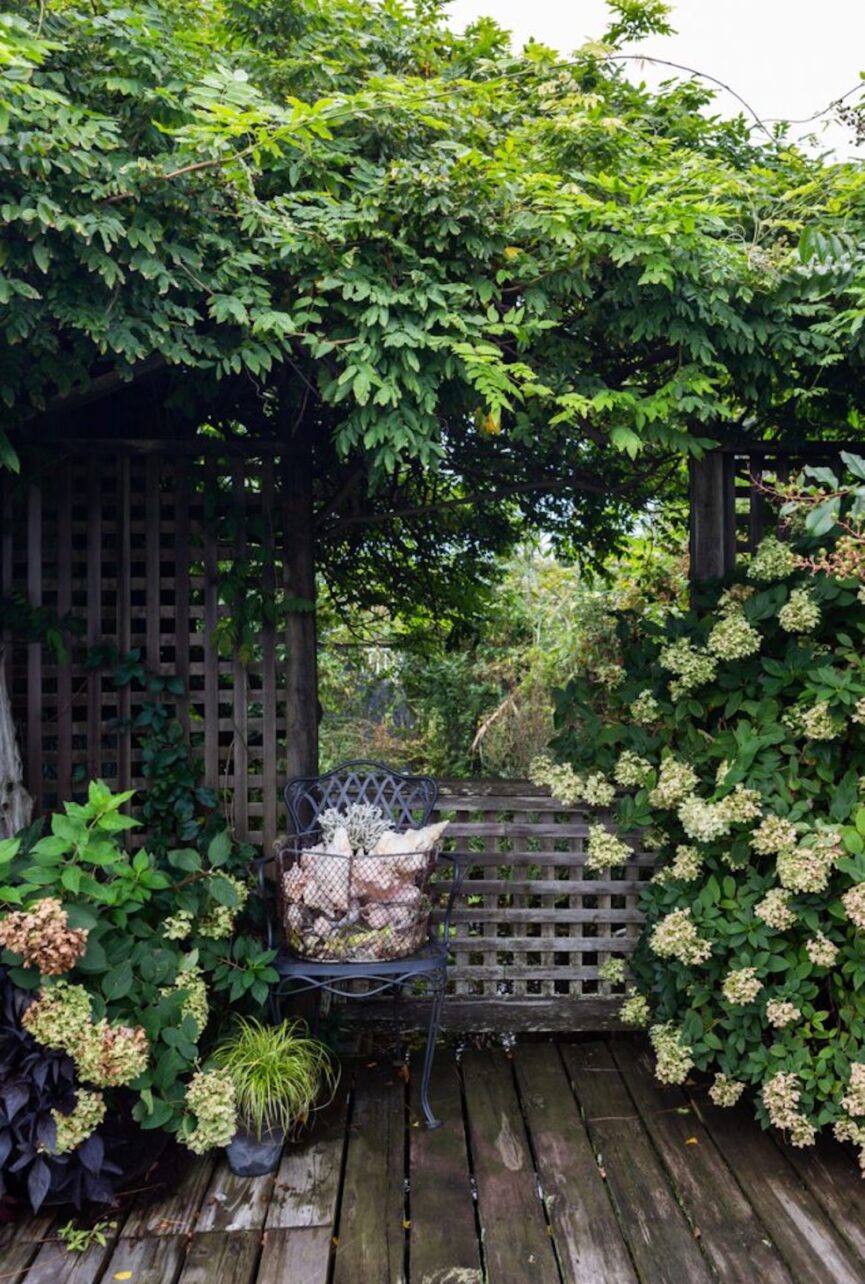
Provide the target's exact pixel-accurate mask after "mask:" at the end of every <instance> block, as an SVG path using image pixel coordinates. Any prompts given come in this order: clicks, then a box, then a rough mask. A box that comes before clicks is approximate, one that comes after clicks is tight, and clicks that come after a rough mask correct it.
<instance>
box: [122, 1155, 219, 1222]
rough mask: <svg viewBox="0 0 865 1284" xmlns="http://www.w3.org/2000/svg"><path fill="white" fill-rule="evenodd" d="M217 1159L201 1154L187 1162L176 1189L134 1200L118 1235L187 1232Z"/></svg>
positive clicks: (212, 1173)
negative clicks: (166, 1193)
mask: <svg viewBox="0 0 865 1284" xmlns="http://www.w3.org/2000/svg"><path fill="white" fill-rule="evenodd" d="M216 1163H217V1160H216V1156H215V1155H202V1156H201V1158H200V1159H196V1160H195V1162H194V1163H192V1164H190V1166H189V1168H188V1169H187V1170H186V1172H185V1173H184V1175H183V1177H182V1179H181V1181H180V1184H179V1185H178V1187H177V1189H176V1190H174V1191H172V1192H171V1193H170V1194H168V1195H165V1196H163V1197H162V1198H160V1199H156V1200H153V1199H151V1200H147V1199H142V1200H141V1201H140V1202H137V1203H136V1204H134V1205H133V1207H132V1209H131V1210H130V1212H129V1215H128V1216H127V1218H126V1221H125V1222H124V1223H123V1227H122V1229H121V1231H120V1234H121V1237H123V1238H129V1239H136V1238H141V1237H143V1236H150V1235H157V1236H158V1235H188V1234H189V1233H190V1232H191V1231H192V1230H193V1229H194V1227H195V1223H196V1221H197V1220H198V1214H199V1211H200V1209H201V1205H202V1203H203V1201H204V1197H205V1195H206V1193H207V1191H208V1189H209V1187H210V1185H211V1182H212V1180H213V1175H214V1172H215V1170H216Z"/></svg>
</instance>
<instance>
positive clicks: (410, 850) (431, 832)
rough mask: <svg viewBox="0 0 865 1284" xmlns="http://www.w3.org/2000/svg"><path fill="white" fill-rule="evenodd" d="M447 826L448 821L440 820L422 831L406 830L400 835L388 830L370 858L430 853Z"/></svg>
mask: <svg viewBox="0 0 865 1284" xmlns="http://www.w3.org/2000/svg"><path fill="white" fill-rule="evenodd" d="M449 824H450V821H449V820H442V821H440V822H439V823H438V824H437V825H426V826H425V827H424V828H423V829H407V830H406V831H405V832H404V833H402V834H397V833H396V832H395V831H394V830H392V829H388V830H386V831H385V832H384V833H383V834H382V836H381V838H380V839H379V840H378V842H377V843H376V845H375V847H373V849H372V851H371V852H370V856H402V855H406V856H414V855H416V854H418V853H422V852H430V851H432V849H433V848H434V847H435V846H436V844H437V843H438V841H439V839H440V838H441V836H442V834H443V833H444V831H445V830H446V829H447V827H448V825H449ZM421 869H423V866H421Z"/></svg>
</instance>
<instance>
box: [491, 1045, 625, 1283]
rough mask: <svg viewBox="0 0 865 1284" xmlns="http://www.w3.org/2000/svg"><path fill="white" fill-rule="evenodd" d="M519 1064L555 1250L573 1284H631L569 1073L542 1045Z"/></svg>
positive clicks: (518, 1055)
mask: <svg viewBox="0 0 865 1284" xmlns="http://www.w3.org/2000/svg"><path fill="white" fill-rule="evenodd" d="M514 1064H515V1066H516V1072H517V1083H518V1084H519V1089H520V1095H521V1097H522V1104H523V1110H524V1112H525V1117H526V1122H527V1124H528V1127H529V1134H530V1136H531V1138H532V1145H533V1148H534V1152H535V1156H536V1162H537V1168H538V1176H539V1177H540V1182H541V1189H542V1191H543V1194H544V1200H545V1203H546V1206H547V1215H548V1217H549V1219H550V1225H551V1226H552V1229H553V1235H554V1239H555V1243H556V1251H557V1253H558V1257H559V1261H560V1262H561V1265H562V1271H563V1274H564V1276H565V1278H566V1279H567V1280H568V1282H569V1284H633V1282H634V1281H636V1279H637V1276H636V1273H635V1271H634V1267H633V1264H632V1262H631V1259H630V1256H629V1254H628V1250H627V1248H626V1246H625V1241H624V1238H623V1237H622V1232H621V1230H620V1228H619V1225H618V1223H617V1221H616V1215H615V1212H614V1210H613V1205H612V1203H611V1201H610V1197H609V1194H608V1192H607V1190H606V1187H605V1183H604V1181H603V1179H602V1177H601V1174H600V1171H599V1168H598V1163H597V1160H596V1159H595V1154H594V1151H593V1149H592V1144H591V1142H590V1141H589V1138H588V1134H587V1133H586V1129H585V1125H584V1124H583V1122H582V1120H581V1119H580V1116H579V1113H578V1111H577V1107H576V1103H575V1101H574V1099H573V1096H572V1094H571V1090H570V1085H569V1083H568V1079H567V1076H566V1074H565V1070H564V1067H563V1065H562V1063H561V1061H560V1060H559V1059H558V1057H555V1058H554V1057H551V1056H550V1055H549V1049H548V1048H547V1047H546V1045H544V1044H537V1043H536V1044H528V1045H526V1046H524V1047H517V1048H516V1050H515V1052H514Z"/></svg>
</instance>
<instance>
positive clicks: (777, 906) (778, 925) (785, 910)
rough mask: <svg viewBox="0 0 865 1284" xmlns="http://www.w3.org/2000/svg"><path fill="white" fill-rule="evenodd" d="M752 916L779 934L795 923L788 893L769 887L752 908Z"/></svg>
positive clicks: (794, 915)
mask: <svg viewBox="0 0 865 1284" xmlns="http://www.w3.org/2000/svg"><path fill="white" fill-rule="evenodd" d="M754 914H755V915H756V917H757V918H759V919H762V921H763V922H764V923H766V924H768V926H769V927H774V928H775V929H776V930H777V931H779V932H781V931H783V930H784V929H785V928H787V927H792V926H793V924H794V923H795V922H796V913H795V911H794V910H792V909H791V908H790V893H789V892H788V891H786V890H785V889H784V888H783V887H771V888H770V889H769V891H768V892H767V893H766V895H765V896H764V897H763V899H762V900H761V901H758V902H757V904H756V905H755V906H754Z"/></svg>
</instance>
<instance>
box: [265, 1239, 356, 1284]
mask: <svg viewBox="0 0 865 1284" xmlns="http://www.w3.org/2000/svg"><path fill="white" fill-rule="evenodd" d="M330 1246H331V1240H330V1227H329V1226H303V1227H294V1228H293V1229H291V1230H269V1231H265V1233H264V1245H263V1248H262V1251H261V1261H260V1262H259V1266H258V1274H257V1275H256V1277H255V1279H256V1284H326V1282H327V1272H328V1265H329V1262H330ZM358 1278H360V1277H358Z"/></svg>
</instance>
